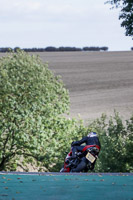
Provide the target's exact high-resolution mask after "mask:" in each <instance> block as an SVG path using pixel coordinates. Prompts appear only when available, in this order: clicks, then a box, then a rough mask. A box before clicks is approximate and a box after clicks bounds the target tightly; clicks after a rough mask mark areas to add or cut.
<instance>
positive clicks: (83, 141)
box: [72, 137, 87, 146]
mask: <svg viewBox="0 0 133 200" xmlns="http://www.w3.org/2000/svg"><path fill="white" fill-rule="evenodd" d="M86 140H87V137H83V138H82V139H81V140H79V141H76V142H73V143H72V146H76V145H79V146H80V145H81V144H83V143H86Z"/></svg>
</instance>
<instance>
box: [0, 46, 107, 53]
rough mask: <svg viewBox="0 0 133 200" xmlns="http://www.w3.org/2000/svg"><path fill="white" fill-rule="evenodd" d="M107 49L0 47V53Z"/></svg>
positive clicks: (98, 48)
mask: <svg viewBox="0 0 133 200" xmlns="http://www.w3.org/2000/svg"><path fill="white" fill-rule="evenodd" d="M108 49H109V48H108V47H106V46H103V47H94V46H92V47H87V46H86V47H83V48H78V47H63V46H62V47H53V46H48V47H46V48H22V49H21V48H20V47H15V48H10V47H1V48H0V52H1V53H6V52H11V51H13V52H17V50H23V51H25V52H58V51H59V52H60V51H108Z"/></svg>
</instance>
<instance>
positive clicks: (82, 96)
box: [39, 51, 133, 120]
mask: <svg viewBox="0 0 133 200" xmlns="http://www.w3.org/2000/svg"><path fill="white" fill-rule="evenodd" d="M39 55H40V57H41V58H42V60H43V61H44V62H46V61H47V62H48V63H49V67H50V69H51V70H53V71H54V73H55V74H56V75H61V76H62V79H63V81H64V83H65V85H66V88H68V90H69V92H70V101H71V105H70V116H71V117H77V118H78V115H80V117H81V118H82V119H85V120H88V119H89V120H90V119H95V118H97V117H100V116H101V114H102V113H106V114H107V115H113V113H114V109H116V110H117V111H118V112H119V113H120V115H121V116H122V117H123V119H128V118H130V117H131V115H132V114H133V52H131V51H127V52H55V53H40V54H39Z"/></svg>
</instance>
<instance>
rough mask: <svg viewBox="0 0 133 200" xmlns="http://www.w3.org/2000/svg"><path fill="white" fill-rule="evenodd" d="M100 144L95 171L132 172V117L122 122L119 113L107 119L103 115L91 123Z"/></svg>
mask: <svg viewBox="0 0 133 200" xmlns="http://www.w3.org/2000/svg"><path fill="white" fill-rule="evenodd" d="M91 126H93V127H95V130H96V131H97V132H98V133H99V137H100V141H101V144H102V148H101V152H100V156H99V159H98V162H97V166H96V171H100V172H132V171H133V162H132V156H133V153H132V149H133V142H132V141H133V138H132V137H133V118H132V117H131V119H130V120H127V121H126V123H123V121H122V119H121V118H120V116H119V114H118V113H117V112H115V115H114V117H110V118H109V119H107V116H106V115H103V116H102V117H101V118H100V119H97V120H96V121H94V122H93V123H92V125H91Z"/></svg>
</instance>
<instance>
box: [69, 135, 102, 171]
mask: <svg viewBox="0 0 133 200" xmlns="http://www.w3.org/2000/svg"><path fill="white" fill-rule="evenodd" d="M83 143H85V144H86V145H95V146H97V147H98V148H99V151H100V148H101V144H100V141H99V138H98V136H97V134H96V133H95V132H89V133H88V135H87V136H86V137H83V138H82V139H81V140H79V141H75V142H72V144H71V146H72V156H71V158H72V159H74V158H76V152H82V150H83V148H84V147H85V146H86V145H84V146H80V145H81V144H83ZM85 160H86V159H85V158H83V159H82V161H81V163H80V164H79V165H78V166H77V168H75V169H73V170H72V172H79V171H81V170H82V169H83V168H84V167H85V166H86V163H85ZM94 165H95V163H93V165H92V168H91V169H94Z"/></svg>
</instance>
